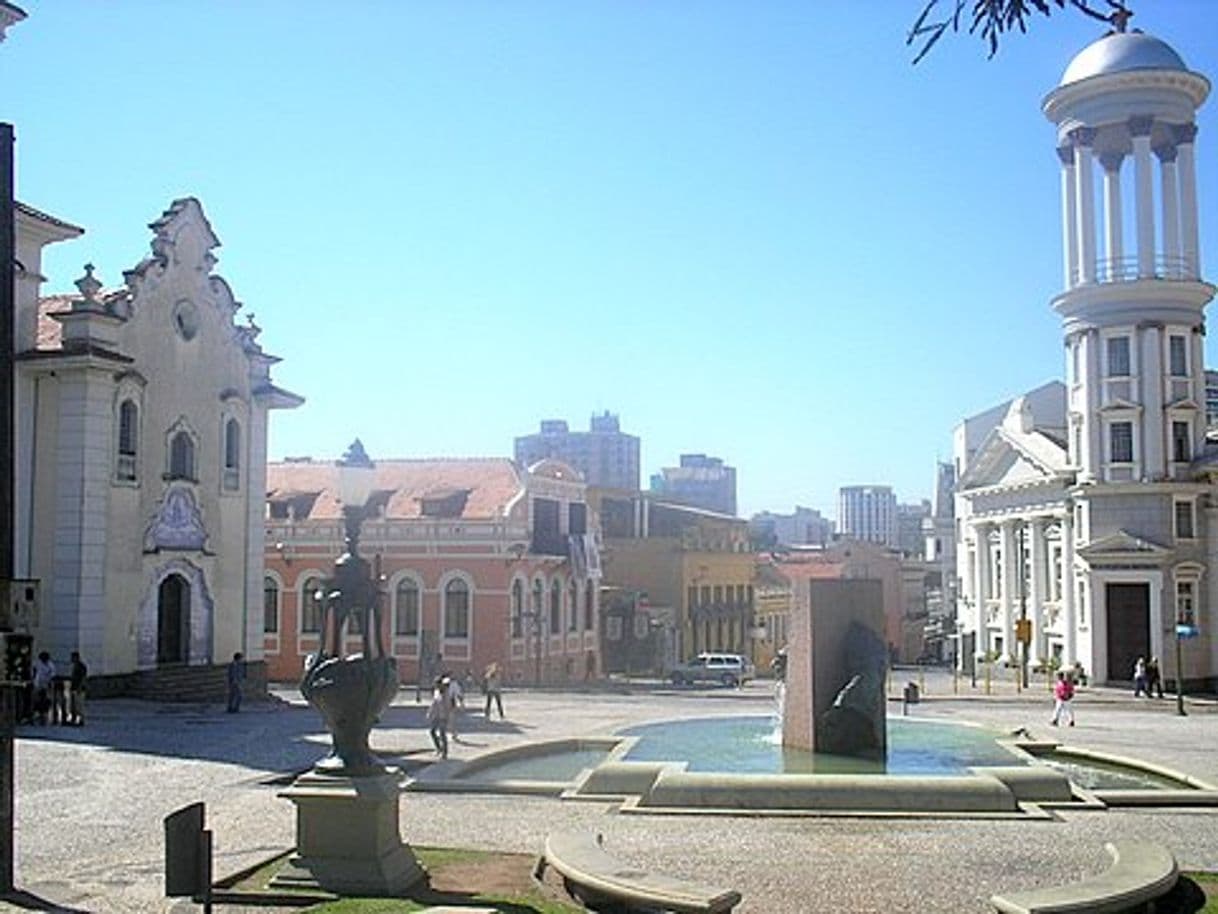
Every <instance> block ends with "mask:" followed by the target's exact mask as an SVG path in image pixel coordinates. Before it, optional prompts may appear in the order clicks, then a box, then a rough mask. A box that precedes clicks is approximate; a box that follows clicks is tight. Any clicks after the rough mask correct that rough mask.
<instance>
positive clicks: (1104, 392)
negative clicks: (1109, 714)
mask: <svg viewBox="0 0 1218 914" xmlns="http://www.w3.org/2000/svg"><path fill="white" fill-rule="evenodd" d="M1209 88H1210V86H1209V82H1208V81H1207V80H1206V79H1205V77H1203V76H1201V75H1200V74H1197V73H1193V72H1191V71H1189V70H1188V68H1187V67H1186V66H1185V64H1184V62H1183V61H1182V60H1181V58H1180V57H1179V55H1178V54H1176V52H1175V51H1173V50H1172V49H1171V48H1170V47H1169V46H1168V45H1166V44H1165V43H1163V42H1162V41H1159V40H1158V39H1156V38H1153V37H1151V36H1149V35H1145V34H1142V33H1128V34H1127V33H1113V34H1110V35H1108V36H1106V37H1104V38H1102V39H1100V40H1099V41H1097V42H1095V43H1094V44H1092V45H1090V46H1089V47H1087V48H1086V49H1084V50H1083V51H1082V52H1081V53H1080V54H1078V55H1077V56H1076V57H1075V59H1074V60H1073V61H1072V62H1071V63H1070V65H1069V67H1068V68H1067V69H1066V72H1065V75H1064V77H1063V79H1062V81H1061V84H1060V85H1059V86H1058V87H1057V88H1055V89H1054V90H1053V91H1052V92H1050V93H1049V95H1048V96H1047V97H1046V98H1045V100H1044V103H1043V109H1044V112H1045V114H1046V116H1047V117H1048V118H1049V120H1051V121H1052V122H1053V123H1054V124H1055V125H1056V128H1057V140H1058V147H1057V151H1058V155H1059V157H1060V162H1061V188H1062V229H1063V247H1064V286H1065V288H1064V290H1063V291H1062V292H1061V294H1059V295H1058V296H1057V297H1056V298H1055V299H1054V300H1053V303H1052V304H1053V308H1054V310H1055V311H1056V312H1057V313H1058V314H1059V315H1060V316H1061V319H1062V332H1063V337H1064V343H1065V353H1066V372H1065V383H1064V385H1063V384H1061V383H1058V382H1053V383H1051V384H1048V385H1045V386H1043V387H1041V388H1038V389H1037V390H1036V391H1033V392H1030V393H1029V394H1028V395H1026V396H1024V397H1019V398H1016V399H1015V400H1013V401H1011V402H1010V403H1009V404H1007V405H1005V407H1003V408H996V409H995V410H991V411H990V412H989V413H987V414H982V415H980V416H977V417H974V418H973V419H971V420H968V421H966V422H965V423H964V424H963V425H962V426H961V427H960V428H958V429H957V432H956V441H955V458H956V468H957V473H958V479H957V488H956V496H955V509H956V525H957V526H956V547H957V584H958V598H957V630H958V637H959V651H958V657H959V663H960V665H961V666H962V667H966V668H967V667H968V666H969V665H970V664H971V663H972V662H974V661H975V660H977V659H979V658H983V657H988V658H990V659H993V660H997V661H998V662H1005V663H1012V664H1014V663H1017V662H1019V660H1020V656H1019V648H1018V645H1017V630H1018V627H1017V623H1018V622H1019V621H1020V620H1022V619H1026V620H1028V621H1029V622H1030V643H1029V645H1028V648H1027V656H1028V658H1029V660H1030V661H1031V662H1032V663H1033V664H1035V663H1037V662H1043V661H1051V660H1053V661H1057V662H1059V663H1061V664H1062V665H1066V666H1069V665H1072V664H1074V663H1076V662H1077V663H1081V664H1082V666H1083V667H1084V668H1085V670H1086V671H1087V672H1088V674H1089V675H1091V676H1092V677H1094V678H1095V679H1096V680H1098V681H1110V682H1123V681H1128V680H1130V679H1131V678H1132V669H1133V666H1134V663H1135V661H1136V660H1137V658H1139V657H1144V658H1146V659H1150V657H1152V656H1154V657H1158V658H1159V659H1160V662H1161V664H1162V667H1163V670H1164V677H1165V679H1167V680H1168V681H1175V680H1176V678H1177V676H1178V675H1179V671H1178V668H1177V665H1176V653H1177V651H1176V647H1177V633H1178V629H1177V626H1178V625H1179V626H1181V627H1180V628H1179V632H1180V633H1181V634H1183V635H1184V636H1186V638H1185V640H1182V642H1181V643H1180V645H1179V647H1180V652H1179V653H1180V656H1181V657H1182V663H1183V679H1184V682H1185V684H1186V687H1187V686H1192V685H1209V686H1211V687H1212V686H1213V685H1214V684H1215V682H1216V680H1218V639H1216V638H1215V633H1214V625H1215V623H1216V622H1218V612H1216V607H1218V506H1215V504H1214V502H1215V498H1214V496H1215V494H1216V489H1215V483H1216V478H1215V476H1216V473H1218V463H1215V457H1214V455H1213V454H1211V453H1210V452H1209V451H1207V448H1206V421H1205V370H1204V364H1203V347H1202V342H1203V336H1204V333H1205V313H1204V309H1205V306H1206V305H1207V304H1208V303H1209V301H1210V300H1211V299H1212V297H1213V295H1214V291H1215V290H1214V287H1213V286H1212V285H1210V284H1209V283H1206V282H1204V281H1203V280H1202V278H1201V265H1200V257H1199V250H1200V245H1199V241H1198V219H1197V186H1196V173H1195V166H1194V139H1195V136H1196V125H1195V113H1196V110H1197V108H1198V107H1200V105H1201V104H1202V103H1203V101H1204V100H1205V98H1206V96H1207V94H1208V92H1209ZM1025 630H1026V629H1025Z"/></svg>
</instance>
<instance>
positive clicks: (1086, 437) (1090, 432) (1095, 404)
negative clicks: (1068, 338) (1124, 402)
mask: <svg viewBox="0 0 1218 914" xmlns="http://www.w3.org/2000/svg"><path fill="white" fill-rule="evenodd" d="M1079 345H1080V346H1082V347H1083V354H1082V364H1083V403H1084V409H1083V460H1082V465H1083V466H1082V476H1083V479H1084V480H1085V481H1091V480H1095V479H1098V478H1099V476H1100V467H1101V465H1102V463H1103V461H1102V459H1101V455H1102V454H1103V449H1102V448H1103V442H1102V441H1101V440H1100V432H1101V423H1100V413H1099V408H1100V333H1099V331H1098V330H1088V331H1087V332H1086V333H1084V334H1082V335H1081V337H1080V338H1079Z"/></svg>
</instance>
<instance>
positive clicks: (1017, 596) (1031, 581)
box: [967, 512, 1080, 665]
mask: <svg viewBox="0 0 1218 914" xmlns="http://www.w3.org/2000/svg"><path fill="white" fill-rule="evenodd" d="M972 526H973V534H974V539H973V543H974V547H973V562H972V564H971V566H970V568H969V571H970V574H971V576H972V580H971V581H968V582H967V586H968V588H969V589H970V590H971V591H972V594H971V595H972V597H973V603H974V606H975V607H976V617H975V625H976V634H977V641H976V645H977V650H978V651H988V650H989V649H990V648H991V646H992V644H993V637H995V636H996V637H1001V638H1002V651H1001V652H1000V655H999V658H998V659H999V661H1002V662H1007V661H1014V660H1016V659H1017V657H1018V653H1017V648H1016V640H1015V622H1016V620H1017V619H1020V618H1022V617H1024V614H1025V613H1026V618H1028V619H1029V620H1031V622H1032V643H1031V646H1030V648H1029V658H1030V659H1031V660H1033V661H1035V660H1036V659H1037V658H1038V657H1041V656H1045V655H1047V654H1048V653H1049V637H1048V635H1049V633H1048V630H1047V629H1048V627H1049V623H1048V613H1047V606H1046V604H1051V603H1056V604H1057V607H1058V615H1057V619H1056V620H1055V622H1054V624H1053V626H1052V629H1053V632H1054V633H1055V634H1056V635H1057V636H1058V638H1057V639H1055V640H1060V642H1061V645H1062V661H1063V662H1064V663H1065V664H1067V665H1068V664H1072V663H1074V662H1075V661H1076V660H1079V659H1080V658H1079V657H1078V654H1077V652H1078V631H1077V629H1078V625H1077V613H1076V610H1075V603H1076V600H1075V591H1074V586H1075V585H1074V521H1073V518H1072V517H1071V515H1070V513H1069V512H1066V513H1065V514H1055V515H1038V516H1032V517H1027V518H1007V519H1004V520H1002V521H998V522H993V521H980V522H977V523H975V524H973V525H972ZM1050 526H1057V528H1058V530H1059V535H1060V539H1059V542H1060V544H1061V549H1062V557H1061V568H1060V570H1059V571H1058V574H1059V575H1060V577H1059V580H1057V581H1056V584H1057V593H1056V595H1055V594H1054V586H1053V585H1054V580H1053V575H1054V572H1055V569H1054V567H1053V563H1052V561H1051V558H1052V553H1051V551H1050V548H1049V542H1050V540H1049V537H1048V530H1049V527H1050ZM995 529H997V532H998V555H997V556H995V555H994V554H993V550H992V549H991V546H990V540H991V538H992V536H993V534H994V531H995ZM1021 547H1022V548H1021ZM1021 552H1022V555H1021ZM996 562H997V563H998V564H997V565H996V564H995V563H996ZM999 567H1000V569H1001V573H1000V574H996V573H995V572H996V570H998V568H999ZM1025 573H1026V579H1027V584H1026V585H1025V584H1024V578H1025ZM995 585H996V586H995ZM1055 596H1056V599H1054V597H1055ZM995 604H996V606H995ZM991 606H995V609H996V610H997V612H996V616H997V618H996V619H995V622H994V624H991V623H990V622H989V610H990V607H991Z"/></svg>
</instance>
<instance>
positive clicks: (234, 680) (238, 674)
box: [228, 651, 245, 714]
mask: <svg viewBox="0 0 1218 914" xmlns="http://www.w3.org/2000/svg"><path fill="white" fill-rule="evenodd" d="M244 685H245V655H244V654H242V653H241V652H240V651H237V653H235V654H233V662H232V663H230V664H229V665H228V713H229V714H236V713H237V712H238V711H240V710H241V690H242V688H243V687H244Z"/></svg>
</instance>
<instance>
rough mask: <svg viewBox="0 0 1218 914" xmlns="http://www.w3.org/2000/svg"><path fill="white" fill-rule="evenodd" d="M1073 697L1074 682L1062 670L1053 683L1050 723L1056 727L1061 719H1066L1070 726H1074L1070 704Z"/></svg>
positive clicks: (1072, 709)
mask: <svg viewBox="0 0 1218 914" xmlns="http://www.w3.org/2000/svg"><path fill="white" fill-rule="evenodd" d="M1073 698H1074V683H1073V682H1071V681H1070V677H1069V676H1067V675H1066V674H1065V673H1064V672H1063V673H1058V674H1057V682H1055V683H1054V684H1053V719H1052V720H1051V721H1049V723H1050V724H1052V725H1053V726H1055V727H1056V726H1057V725H1058V724H1059V723H1061V722H1062V721H1063V720H1067V719H1068V720H1069V721H1070V726H1071V727H1073V726H1074V708H1072V707H1071V706H1070V702H1071V700H1073Z"/></svg>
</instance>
